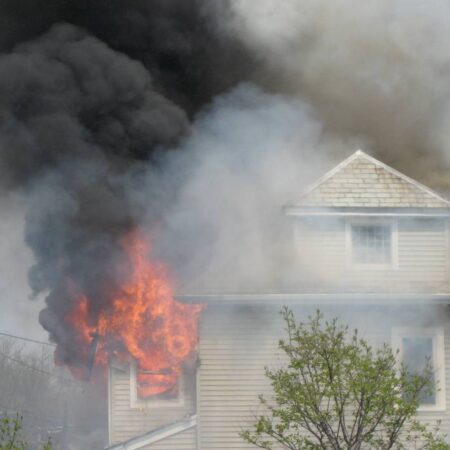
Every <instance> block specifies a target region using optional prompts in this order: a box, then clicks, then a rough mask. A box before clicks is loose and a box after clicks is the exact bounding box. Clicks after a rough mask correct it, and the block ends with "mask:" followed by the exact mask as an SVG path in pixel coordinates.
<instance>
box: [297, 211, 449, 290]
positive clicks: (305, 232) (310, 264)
mask: <svg viewBox="0 0 450 450" xmlns="http://www.w3.org/2000/svg"><path fill="white" fill-rule="evenodd" d="M348 220H351V219H344V218H336V219H328V218H324V219H296V221H295V224H294V226H295V242H296V244H295V247H294V249H293V253H294V255H293V258H294V264H293V265H292V269H291V270H290V278H291V280H290V282H291V284H293V285H295V284H296V283H304V284H305V285H306V286H307V289H308V290H309V289H310V290H316V289H325V290H327V289H329V288H330V287H333V286H338V287H340V288H341V289H344V288H345V289H348V290H352V291H362V292H364V291H388V292H399V291H403V292H445V291H448V287H449V273H450V272H449V263H448V261H449V242H448V219H414V220H413V219H403V218H400V219H390V220H394V221H396V223H395V228H396V233H397V241H398V265H397V267H394V268H386V269H379V268H378V269H374V268H367V269H364V268H361V267H358V268H355V267H353V266H352V264H351V256H350V254H349V252H350V249H349V242H348V238H349V236H348V232H349V231H348V225H347V224H346V222H347V221H348ZM372 220H373V219H372Z"/></svg>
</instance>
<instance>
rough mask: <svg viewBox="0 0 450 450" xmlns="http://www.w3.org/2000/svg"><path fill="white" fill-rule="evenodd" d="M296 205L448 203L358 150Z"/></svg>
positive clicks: (420, 205)
mask: <svg viewBox="0 0 450 450" xmlns="http://www.w3.org/2000/svg"><path fill="white" fill-rule="evenodd" d="M297 206H307V207H381V208H386V207H394V208H399V207H400V208H403V207H409V208H449V207H450V202H449V201H447V200H446V199H444V198H442V197H441V196H440V195H438V194H437V193H435V192H433V191H432V190H431V189H429V188H427V187H426V186H424V185H422V184H420V183H418V182H417V181H415V180H412V179H411V178H409V177H407V176H406V175H403V174H402V173H400V172H397V171H396V170H395V169H393V168H391V167H389V166H387V165H386V164H384V163H382V162H381V161H378V160H376V159H375V158H372V157H371V156H369V155H367V154H365V153H364V152H362V151H361V150H358V151H357V152H356V153H354V154H353V155H352V156H350V157H349V158H347V159H346V160H345V161H343V162H342V163H341V164H339V165H338V166H337V167H335V168H334V169H333V170H331V171H330V172H328V173H327V174H326V175H324V176H323V177H322V178H320V179H319V180H318V181H317V182H316V183H314V184H313V185H311V186H310V187H309V188H308V189H307V190H306V192H305V193H304V194H303V196H302V198H301V199H300V202H299V203H298V204H297Z"/></svg>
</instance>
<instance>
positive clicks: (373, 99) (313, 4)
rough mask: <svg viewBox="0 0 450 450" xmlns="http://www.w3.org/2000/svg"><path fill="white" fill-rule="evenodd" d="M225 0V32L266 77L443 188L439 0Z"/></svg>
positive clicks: (448, 28) (446, 24)
mask: <svg viewBox="0 0 450 450" xmlns="http://www.w3.org/2000/svg"><path fill="white" fill-rule="evenodd" d="M226 5H227V8H224V9H222V12H223V13H224V12H225V16H226V17H227V19H226V20H224V21H223V22H222V26H223V29H224V32H225V33H227V32H228V33H233V34H235V35H237V36H240V38H241V40H242V41H243V42H244V43H245V44H246V45H247V46H248V48H250V49H251V50H252V52H253V53H254V54H256V55H258V58H260V60H262V61H264V62H265V65H266V68H267V69H266V70H267V71H268V72H269V73H270V74H271V76H270V77H269V76H268V77H267V78H266V80H267V81H266V84H267V85H268V86H270V87H273V88H275V89H277V90H281V91H284V92H287V93H290V94H292V95H299V96H301V97H302V98H303V99H304V100H305V101H306V102H308V103H309V104H311V105H312V106H313V107H314V109H315V111H316V113H317V114H318V116H319V117H320V120H321V121H322V123H323V124H324V127H325V129H326V130H333V131H334V132H336V133H338V134H339V135H341V136H360V137H361V138H362V139H364V140H365V142H366V145H365V148H366V150H368V151H371V152H372V153H374V154H375V155H376V156H378V157H380V158H381V159H383V160H384V161H386V162H387V163H390V164H393V165H395V166H396V167H398V168H399V169H401V170H406V171H408V172H409V173H410V174H413V175H415V176H417V177H419V178H421V179H422V180H423V181H426V182H429V183H434V184H435V185H438V186H441V187H442V188H443V189H447V188H448V177H446V173H445V171H446V170H448V165H449V158H450V156H449V155H450V149H449V146H448V125H449V120H450V119H449V118H450V92H449V84H448V77H449V67H450V65H449V63H450V48H449V46H448V38H449V35H450V7H449V5H448V2H445V1H442V0H433V1H430V2H427V3H423V2H418V1H412V2H411V1H403V0H396V1H394V2H392V1H385V0H380V1H376V2H370V3H366V4H360V3H356V2H354V1H353V0H338V1H336V2H332V3H330V2H327V1H309V0H288V1H286V2H282V3H281V4H280V2H277V1H274V0H263V1H261V2H258V3H257V4H256V3H255V2H252V1H249V0H230V1H229V2H226ZM222 6H223V4H222ZM442 169H444V170H442ZM446 179H447V180H446Z"/></svg>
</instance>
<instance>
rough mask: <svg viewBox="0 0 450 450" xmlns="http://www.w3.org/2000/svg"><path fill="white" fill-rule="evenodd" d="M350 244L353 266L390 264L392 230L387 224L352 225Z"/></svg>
mask: <svg viewBox="0 0 450 450" xmlns="http://www.w3.org/2000/svg"><path fill="white" fill-rule="evenodd" d="M351 243H352V261H353V263H354V264H370V265H390V264H391V263H392V230H391V226H390V225H389V224H383V225H382V224H375V225H369V224H367V225H366V224H361V225H360V224H352V225H351Z"/></svg>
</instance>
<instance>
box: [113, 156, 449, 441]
mask: <svg viewBox="0 0 450 450" xmlns="http://www.w3.org/2000/svg"><path fill="white" fill-rule="evenodd" d="M286 200H288V199H286ZM281 206H282V205H280V213H281ZM284 214H285V221H286V223H287V228H286V229H287V230H288V231H286V232H287V233H289V235H290V236H292V241H291V244H290V246H289V249H288V253H289V257H287V258H285V260H283V261H280V267H281V272H282V273H281V275H280V277H279V288H278V290H275V291H272V292H265V293H264V292H260V293H257V292H256V293H255V292H253V293H250V292H246V293H239V292H238V293H214V292H212V293H206V294H205V293H201V294H197V293H189V294H187V293H183V294H179V295H178V296H177V301H174V299H173V297H172V295H173V293H172V292H171V291H170V290H167V287H166V285H165V284H164V283H162V284H161V285H157V286H155V285H154V283H155V282H154V281H152V283H153V284H152V285H151V286H153V287H152V289H154V290H153V291H152V290H150V292H147V291H146V289H147V288H148V287H150V286H149V285H146V284H145V283H144V285H141V287H139V288H138V287H137V286H138V284H139V283H138V284H137V285H133V286H136V291H135V292H139V294H138V295H142V296H143V302H142V305H143V307H144V308H145V306H144V305H145V304H146V300H148V299H149V298H150V297H147V296H151V297H152V298H151V299H152V300H153V303H154V301H155V299H160V298H161V297H160V296H163V297H164V296H166V297H165V306H164V307H166V308H169V309H170V312H171V313H170V314H168V315H167V316H166V317H172V319H171V320H173V323H169V322H170V321H169V320H168V321H167V324H166V326H171V327H175V328H174V329H173V330H171V333H169V335H171V336H173V335H176V336H178V338H179V339H182V337H183V336H190V338H189V339H190V341H189V343H188V344H189V345H187V346H185V343H183V342H181V341H180V342H168V341H167V338H166V337H165V336H166V335H164V333H163V330H162V329H161V328H160V324H158V323H156V322H155V323H154V324H153V322H152V324H151V325H152V326H153V325H154V326H156V328H155V330H156V331H155V332H154V333H153V335H152V337H151V338H150V340H151V341H153V343H154V344H155V343H160V344H161V345H160V346H159V347H157V349H159V351H160V352H162V353H164V352H166V353H165V355H166V356H165V357H164V359H163V360H160V359H158V357H159V355H160V354H161V353H158V351H155V350H154V348H155V347H154V346H153V347H152V349H150V347H149V348H148V349H147V347H146V346H145V345H143V344H138V347H140V348H139V351H136V350H135V349H133V344H136V343H138V342H139V338H140V334H139V333H138V334H137V335H136V336H134V337H133V338H132V340H131V345H130V346H129V349H131V350H129V351H128V353H129V354H131V355H134V358H133V359H131V360H130V359H129V358H128V359H127V358H123V357H121V355H120V353H117V354H116V356H115V357H113V358H112V359H110V361H109V438H110V445H111V446H110V448H111V449H114V450H119V449H123V450H125V449H128V450H130V449H141V448H142V449H155V450H156V449H158V450H159V449H161V450H163V449H167V450H169V449H170V450H174V449H177V450H181V449H185V450H194V449H196V450H200V449H202V450H212V449H221V450H224V449H243V448H250V447H249V446H247V444H245V443H244V442H243V441H242V440H241V438H240V437H239V432H240V431H241V430H242V428H243V427H245V426H247V425H248V424H249V423H251V422H252V421H253V417H254V414H255V412H256V411H257V408H258V399H257V396H258V394H260V393H264V392H269V391H270V386H269V384H268V380H267V379H266V378H265V376H264V366H276V365H277V364H280V362H281V363H282V361H280V359H279V358H280V356H279V353H278V351H277V340H278V338H279V337H280V336H281V335H282V334H283V325H282V323H280V322H281V319H280V318H279V317H278V314H277V312H278V311H279V310H280V308H281V306H282V305H290V306H291V307H292V308H293V309H294V310H296V311H297V312H298V315H299V316H302V317H304V316H305V315H306V314H309V313H310V312H312V311H313V310H314V309H317V308H320V309H321V310H322V311H324V312H325V313H326V314H327V315H333V316H339V317H342V318H343V319H344V320H345V321H346V322H347V323H348V324H349V325H350V326H352V327H355V328H358V329H359V330H360V332H361V334H362V335H363V336H365V337H366V338H368V339H369V340H370V341H371V342H373V343H374V344H377V343H384V342H388V343H391V344H392V346H393V347H394V348H398V349H399V358H401V359H402V360H403V361H404V362H405V363H407V364H408V365H410V366H411V367H413V368H419V367H420V366H421V364H424V361H426V360H427V358H429V359H430V361H431V362H432V365H433V367H434V374H435V379H434V382H435V384H436V387H437V390H436V393H435V394H434V395H430V396H428V397H426V398H424V399H423V404H422V405H421V406H420V408H419V412H418V414H419V418H420V419H421V420H422V419H423V420H424V421H426V422H430V423H435V422H437V421H439V420H440V421H442V425H441V427H442V430H443V431H444V432H449V431H450V416H449V414H448V408H447V405H448V404H449V402H450V397H449V395H450V394H449V393H448V390H447V389H446V385H449V383H450V380H449V379H448V377H449V376H450V375H449V371H448V367H449V364H450V354H449V351H448V348H449V346H450V341H449V339H450V312H449V308H448V305H449V304H450V272H449V261H450V258H449V256H450V246H449V218H450V202H449V201H448V200H446V199H444V198H443V197H441V196H440V195H438V194H437V193H435V192H434V191H432V190H431V189H429V188H427V187H426V186H424V185H422V184H420V183H418V182H416V181H415V180H413V179H411V178H409V177H407V176H406V175H404V174H402V173H400V172H398V171H396V170H395V169H393V168H391V167H389V166H387V165H385V164H384V163H382V162H380V161H378V160H376V159H374V158H372V157H371V156H369V155H367V154H365V153H363V152H361V151H357V152H356V153H354V154H353V155H351V156H350V157H349V158H347V159H346V160H345V161H343V162H342V163H341V164H339V165H338V166H336V167H335V168H334V169H332V170H331V171H330V172H328V173H327V174H326V175H324V176H323V177H322V178H320V179H319V180H318V181H317V182H315V183H314V184H312V185H311V186H310V187H309V188H308V189H307V190H306V191H305V192H304V193H303V195H301V196H299V198H297V199H296V202H295V203H294V204H292V205H289V206H285V207H284ZM148 270H150V268H148ZM152 270H154V268H153V269H152ZM140 273H142V271H141V272H140ZM144 273H146V271H145V270H144ZM160 275H161V274H160ZM152 279H153V280H155V277H153V278H152ZM156 280H159V281H160V282H162V281H163V280H164V277H163V276H159V277H156ZM156 284H158V282H157V283H156ZM133 289H134V287H133V288H131V287H130V289H129V290H128V291H129V292H131V291H132V290H133ZM156 301H157V303H158V304H159V301H160V300H156ZM199 305H203V306H199ZM117 308H118V310H120V311H123V315H124V323H131V322H132V321H133V317H134V318H135V317H137V316H136V314H137V312H135V313H131V312H128V311H127V310H126V307H123V306H121V305H120V302H118V303H117ZM155 308H156V306H155ZM137 315H139V314H137ZM144 316H145V313H144ZM154 316H155V314H154V313H149V315H148V317H154ZM156 316H158V314H156ZM199 317H200V319H199V322H198V323H199V325H198V330H197V326H196V324H197V319H198V318H199ZM178 320H182V321H183V320H184V321H185V322H182V323H178V322H177V321H178ZM144 325H145V326H147V324H145V323H144ZM149 326H150V325H149ZM112 327H113V328H114V326H112ZM197 331H198V341H197ZM185 332H186V333H185ZM193 337H194V338H195V340H194V341H193V340H192V339H193ZM171 348H172V349H175V350H176V351H173V352H172V353H171V352H168V349H171ZM147 351H149V352H155V353H152V354H151V355H150V353H149V355H146V352H147ZM167 355H169V356H167Z"/></svg>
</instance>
